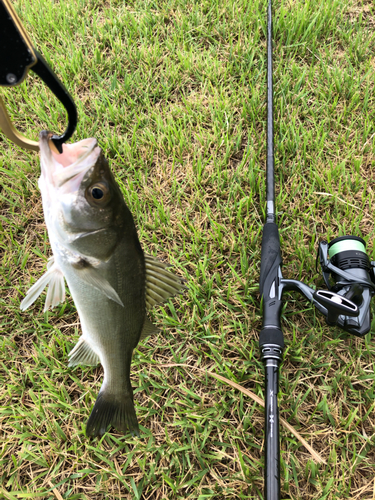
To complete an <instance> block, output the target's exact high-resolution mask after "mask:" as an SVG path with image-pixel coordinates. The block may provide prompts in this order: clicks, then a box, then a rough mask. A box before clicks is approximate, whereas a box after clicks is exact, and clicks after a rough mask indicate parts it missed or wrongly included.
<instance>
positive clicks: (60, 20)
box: [0, 0, 375, 500]
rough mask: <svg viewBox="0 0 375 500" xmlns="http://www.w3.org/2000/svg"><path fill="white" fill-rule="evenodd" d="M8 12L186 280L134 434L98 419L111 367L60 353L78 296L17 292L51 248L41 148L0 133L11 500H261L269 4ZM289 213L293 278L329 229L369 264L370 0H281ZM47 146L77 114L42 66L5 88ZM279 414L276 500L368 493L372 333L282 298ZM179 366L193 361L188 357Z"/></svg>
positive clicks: (374, 411)
mask: <svg viewBox="0 0 375 500" xmlns="http://www.w3.org/2000/svg"><path fill="white" fill-rule="evenodd" d="M14 6H15V8H16V10H17V12H18V13H19V15H20V17H21V19H22V22H23V23H24V25H25V28H26V30H27V31H28V33H29V34H30V36H31V38H32V40H33V43H34V44H35V46H36V47H37V48H38V50H40V51H41V53H42V54H43V55H44V57H45V58H46V59H47V61H48V62H49V63H50V65H51V67H53V68H54V70H55V72H56V73H57V75H59V77H60V78H61V80H62V81H63V82H64V84H65V86H66V87H67V88H68V89H69V91H70V92H71V94H72V95H73V96H74V99H75V101H76V103H77V106H78V114H79V124H78V128H77V132H76V133H75V135H74V137H73V140H74V141H77V140H80V139H83V138H86V137H91V136H94V137H96V138H97V139H98V140H99V143H100V145H101V147H102V148H103V150H104V152H105V154H106V156H107V157H108V159H109V160H110V164H111V166H112V168H113V170H114V172H115V174H116V178H117V180H118V182H119V184H120V186H121V189H122V190H123V193H124V196H125V200H126V202H127V204H128V206H129V208H130V210H131V211H132V213H133V215H134V218H135V221H136V224H137V227H138V231H139V236H140V239H141V242H142V245H143V248H144V249H145V251H147V252H152V253H153V254H155V255H158V256H159V257H160V258H162V259H163V260H168V261H169V262H170V263H171V264H172V265H173V267H174V269H175V270H176V272H177V273H178V274H180V275H181V276H183V277H185V278H186V280H187V282H188V283H187V284H188V287H189V290H188V291H187V292H186V293H185V294H184V295H183V296H182V297H179V298H177V299H175V300H174V301H173V302H170V303H168V304H166V305H165V306H164V307H158V308H156V309H155V310H154V312H153V314H152V316H153V320H154V321H155V322H156V323H157V324H158V326H159V327H160V328H161V329H162V334H161V335H160V336H158V337H157V338H155V337H154V338H152V339H149V340H147V341H146V342H143V343H142V344H140V345H139V346H138V348H137V350H136V352H135V353H134V361H133V365H132V375H131V378H132V384H133V386H134V387H135V401H136V411H137V415H138V418H139V422H140V426H141V438H140V439H134V438H129V437H128V436H121V435H119V434H117V433H116V432H110V433H107V434H106V435H105V436H104V437H103V438H102V439H100V440H98V439H95V440H88V439H87V438H86V437H85V434H84V429H85V424H86V421H87V418H88V416H89V413H90V410H91V408H92V405H93V403H94V401H95V399H96V395H97V393H98V390H99V388H100V384H101V379H102V370H101V368H97V369H92V368H89V367H87V368H81V367H78V368H75V369H70V368H68V367H67V356H68V352H69V351H70V350H71V349H72V347H73V346H74V345H75V343H76V341H77V339H78V336H79V334H80V328H79V320H78V316H77V312H76V309H75V306H74V304H73V302H72V299H71V297H70V296H69V295H68V297H67V300H66V303H65V304H64V305H62V306H59V307H58V308H56V309H54V310H53V311H52V312H48V313H45V314H43V312H42V311H43V300H38V301H37V302H36V304H35V305H34V306H33V308H32V309H31V310H27V311H26V312H24V313H21V311H20V310H19V304H20V301H21V300H22V298H23V297H24V295H25V293H26V291H27V289H28V288H29V287H30V285H31V284H32V283H33V282H34V281H35V280H36V279H38V278H39V277H40V276H41V274H42V273H43V271H44V269H45V266H46V259H47V257H49V256H50V253H51V250H50V247H49V242H48V237H47V233H46V228H45V225H44V221H43V213H42V205H41V199H40V194H39V190H38V187H37V179H38V177H39V165H38V158H37V155H36V154H35V153H32V152H27V151H23V150H21V149H19V148H18V147H16V146H14V145H12V144H11V143H9V141H8V140H7V139H6V138H5V137H4V136H1V139H0V140H1V142H0V152H1V154H0V173H1V187H0V224H1V226H0V262H1V264H0V266H1V267H0V270H1V271H0V289H1V296H0V323H1V336H0V386H1V389H0V426H1V436H0V496H1V498H5V499H12V500H14V499H18V498H45V499H58V500H61V499H69V500H75V499H82V500H83V499H87V500H99V499H104V498H111V499H120V498H121V499H142V500H162V499H168V500H180V499H181V500H182V499H191V500H208V499H209V500H221V499H223V498H228V499H262V498H263V493H262V490H263V471H262V467H263V456H264V441H263V429H264V423H263V410H262V408H261V407H260V406H258V405H257V404H255V403H254V402H253V401H252V400H251V399H250V398H248V397H247V396H245V395H244V394H243V393H241V392H240V391H238V390H236V389H234V388H233V387H231V386H230V385H228V384H225V383H223V382H220V381H218V380H216V379H213V378H211V377H208V376H207V375H205V374H204V372H202V371H199V370H196V369H195V368H200V369H204V370H209V371H211V372H213V373H217V374H219V375H221V376H223V377H226V378H227V379H229V380H231V381H233V382H237V383H239V384H241V385H242V386H243V387H245V388H247V389H249V390H251V391H253V392H255V393H256V394H258V395H260V396H262V395H263V390H264V386H263V384H264V375H263V366H262V363H261V361H260V359H259V350H258V333H259V331H260V328H261V311H260V298H259V292H258V280H259V264H260V243H261V232H262V224H263V221H264V215H265V131H266V106H265V99H266V61H265V57H266V45H265V29H266V1H265V0H254V1H252V2H248V1H244V0H238V1H237V2H235V1H234V0H228V1H226V2H218V1H214V0H201V1H199V2H194V1H190V2H185V1H182V0H160V1H159V2H153V1H142V0H138V1H137V0H135V1H128V2H123V1H118V0H116V1H112V2H111V1H109V2H103V1H98V2H94V1H92V0H89V1H86V0H85V1H84V0H78V1H75V2H57V3H56V2H40V1H38V0H35V1H33V2H28V1H25V0H23V1H22V0H18V1H15V2H14ZM274 12H275V19H274V38H275V42H274V85H275V147H276V175H277V210H278V221H279V224H280V232H281V241H282V252H283V260H284V267H283V272H284V275H285V277H288V278H295V279H302V280H304V281H305V282H307V283H309V284H311V285H313V284H314V285H316V286H323V280H322V277H321V276H320V274H319V273H317V272H316V271H315V256H316V250H317V246H318V242H319V241H320V240H321V239H327V240H328V241H329V240H330V239H332V238H333V237H335V236H339V235H343V234H355V235H359V236H362V237H363V238H364V239H365V240H366V242H367V248H368V253H369V255H370V258H372V259H373V260H375V248H374V245H373V238H374V219H375V206H374V201H375V200H374V189H373V185H374V181H375V168H374V167H375V148H374V137H375V135H374V134H375V126H374V123H375V98H374V79H375V56H374V54H375V35H374V27H375V10H374V6H373V4H372V2H371V1H366V0H363V1H362V0H340V1H339V0H314V2H303V1H302V0H290V1H286V0H285V1H282V2H276V1H275V6H274ZM2 95H3V96H4V98H5V100H6V102H7V106H8V110H9V113H10V114H11V117H12V120H13V122H14V123H15V125H16V126H17V127H18V128H19V129H20V130H22V131H23V132H24V133H25V134H26V135H27V136H29V137H31V138H34V139H37V136H38V133H39V131H40V130H41V129H45V128H47V129H50V130H52V131H53V132H55V133H58V132H61V131H62V130H63V129H64V127H65V124H66V123H65V112H64V110H63V109H62V107H61V106H60V104H59V103H58V101H57V100H56V99H55V98H54V97H53V96H52V95H51V93H50V92H49V91H48V90H46V88H45V86H44V84H43V83H42V82H41V81H40V80H38V79H37V78H34V77H33V76H32V73H30V76H29V77H28V78H27V80H26V81H25V82H24V83H22V84H21V86H19V87H18V88H16V89H12V90H10V89H2ZM284 299H285V308H284V311H283V328H284V332H285V339H286V350H285V357H284V363H283V366H282V369H281V380H280V397H279V402H280V414H281V416H283V417H284V418H285V419H286V420H288V422H289V423H290V424H291V425H292V426H293V427H294V428H295V429H296V430H297V431H298V432H299V433H300V434H301V435H302V436H303V437H304V438H305V439H306V440H307V441H308V443H309V444H310V445H311V446H312V447H313V448H314V449H315V450H316V451H317V452H318V453H319V454H320V455H321V456H322V458H323V459H324V460H325V461H326V464H317V463H316V462H315V461H314V459H313V458H312V456H311V455H310V453H309V452H308V451H307V450H306V449H305V448H304V447H303V446H302V444H301V443H300V442H299V441H298V440H297V439H296V438H295V437H294V436H292V434H290V433H289V432H287V431H286V430H285V429H284V428H281V459H282V463H281V472H282V477H281V485H282V498H283V499H301V498H303V499H316V500H323V499H327V500H333V499H335V500H338V499H346V498H351V499H356V500H370V499H374V498H375V496H374V495H375V486H374V475H375V465H374V464H375V453H374V445H375V435H374V425H375V404H374V400H375V394H374V382H375V375H374V354H375V344H374V340H373V338H372V335H371V334H369V335H368V336H367V337H366V338H365V339H363V340H359V339H357V338H353V337H347V336H346V335H345V334H344V333H342V332H341V331H340V330H338V329H336V328H328V327H327V326H326V325H325V322H324V319H323V318H322V317H321V316H320V315H319V314H316V313H315V311H314V310H313V309H312V307H311V306H310V305H309V304H307V303H306V302H305V301H304V300H303V299H302V298H301V297H299V296H296V295H295V294H286V295H285V296H284ZM176 364H188V365H190V366H191V368H190V369H187V368H184V367H178V366H167V365H176Z"/></svg>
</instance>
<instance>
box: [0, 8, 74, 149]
mask: <svg viewBox="0 0 375 500" xmlns="http://www.w3.org/2000/svg"><path fill="white" fill-rule="evenodd" d="M0 38H1V48H2V52H1V53H0V86H7V87H14V86H16V85H19V84H20V83H21V82H22V81H23V80H24V78H25V77H26V75H27V73H28V71H29V70H30V69H31V70H32V71H34V72H35V73H36V74H37V75H38V76H39V77H40V78H41V79H42V80H43V81H44V83H45V84H46V85H47V86H48V87H49V88H50V90H51V91H52V92H53V93H54V95H55V96H56V97H57V99H58V100H59V101H60V102H61V103H62V105H63V106H64V107H65V109H66V111H67V114H68V126H67V128H66V130H65V132H64V133H63V134H61V135H53V136H52V137H51V148H52V149H53V150H54V151H56V152H58V153H62V144H63V143H64V142H66V141H67V140H68V139H69V138H70V137H71V136H72V134H73V133H74V131H75V129H76V126H77V109H76V107H75V104H74V101H73V99H72V98H71V96H70V95H69V93H68V91H67V90H66V89H65V87H64V86H63V84H62V83H61V82H60V80H59V79H58V78H57V76H56V75H55V73H54V72H53V71H52V70H51V68H50V67H49V66H48V64H47V63H46V61H45V60H44V59H43V57H42V56H41V55H40V54H39V53H38V52H37V51H36V50H35V49H34V47H33V46H32V43H31V40H30V38H29V37H28V35H27V33H26V31H25V28H24V27H23V26H22V24H21V21H20V20H19V18H18V16H17V14H16V12H15V10H14V9H13V7H12V5H11V4H10V2H9V0H0ZM0 128H1V129H2V130H3V132H4V134H5V135H6V136H7V137H8V138H9V139H10V140H11V141H13V142H14V143H15V144H17V145H18V146H21V147H23V148H26V149H32V150H34V151H38V150H39V145H38V142H36V141H32V140H30V139H28V138H27V137H25V136H24V135H22V134H21V133H20V132H18V130H16V128H15V127H14V126H13V124H12V122H11V120H10V117H9V115H8V113H7V111H6V108H5V105H4V102H3V100H2V99H1V98H0Z"/></svg>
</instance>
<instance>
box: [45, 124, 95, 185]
mask: <svg viewBox="0 0 375 500" xmlns="http://www.w3.org/2000/svg"><path fill="white" fill-rule="evenodd" d="M51 137H52V133H51V132H49V131H47V130H42V132H40V134H39V148H40V163H41V168H42V175H43V176H44V177H45V178H46V179H48V181H49V182H50V183H51V184H52V185H54V186H55V187H58V188H60V187H61V186H63V185H64V184H66V183H68V184H69V186H67V187H68V191H76V190H77V189H78V188H79V185H80V183H81V181H82V178H83V176H84V175H85V173H86V172H87V171H88V170H89V169H90V168H91V167H93V166H94V165H95V163H96V161H97V159H98V157H99V155H100V153H101V149H100V147H98V142H97V140H96V139H94V138H89V139H83V140H82V141H78V142H76V143H74V144H65V143H64V144H63V145H62V150H63V152H62V153H61V154H59V153H55V151H53V150H52V149H51V148H50V139H51ZM69 181H70V182H69Z"/></svg>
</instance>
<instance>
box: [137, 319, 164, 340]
mask: <svg viewBox="0 0 375 500" xmlns="http://www.w3.org/2000/svg"><path fill="white" fill-rule="evenodd" d="M157 333H160V330H159V328H156V326H155V325H154V324H153V323H151V321H150V320H149V319H148V317H147V316H146V317H145V322H144V323H143V328H142V331H141V336H140V337H139V340H143V339H146V338H147V337H148V336H149V335H154V334H157Z"/></svg>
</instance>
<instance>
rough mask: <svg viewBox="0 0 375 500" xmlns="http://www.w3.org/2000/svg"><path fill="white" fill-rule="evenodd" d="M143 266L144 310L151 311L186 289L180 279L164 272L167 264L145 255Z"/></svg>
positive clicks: (168, 272)
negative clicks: (144, 283)
mask: <svg viewBox="0 0 375 500" xmlns="http://www.w3.org/2000/svg"><path fill="white" fill-rule="evenodd" d="M145 264H146V309H151V308H152V307H153V306H154V305H156V304H160V303H161V302H165V301H166V300H167V299H169V297H173V296H174V295H176V294H177V293H182V291H183V290H184V289H186V286H185V285H184V284H183V283H184V280H183V279H182V278H180V277H179V276H176V275H175V274H173V273H171V272H170V271H167V270H166V268H167V267H168V265H167V264H163V263H162V262H160V261H159V260H158V259H156V258H155V257H153V256H152V255H148V254H145Z"/></svg>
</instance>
